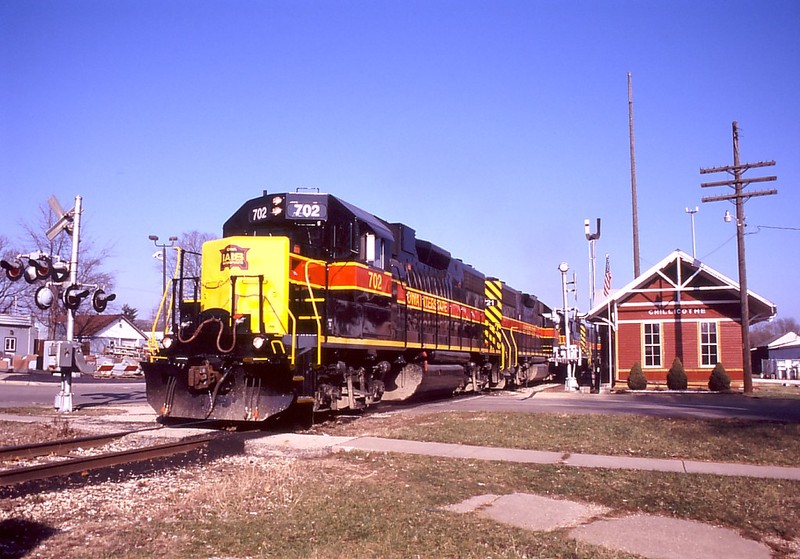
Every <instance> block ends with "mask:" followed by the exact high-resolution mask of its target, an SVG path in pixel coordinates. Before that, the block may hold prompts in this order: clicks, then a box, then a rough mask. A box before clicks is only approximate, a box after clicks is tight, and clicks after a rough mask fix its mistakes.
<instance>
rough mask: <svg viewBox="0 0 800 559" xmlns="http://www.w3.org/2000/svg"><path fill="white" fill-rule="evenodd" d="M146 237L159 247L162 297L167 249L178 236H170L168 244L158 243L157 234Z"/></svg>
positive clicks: (165, 322) (165, 277)
mask: <svg viewBox="0 0 800 559" xmlns="http://www.w3.org/2000/svg"><path fill="white" fill-rule="evenodd" d="M147 238H148V239H150V240H151V241H153V244H154V245H156V247H158V248H160V249H161V296H162V297H163V296H164V293H166V291H167V249H168V248H172V247H174V246H175V241H177V240H178V237H170V238H169V244H166V243H159V242H158V235H150V236H149V237H147ZM164 331H165V332H166V331H167V315H166V313H164Z"/></svg>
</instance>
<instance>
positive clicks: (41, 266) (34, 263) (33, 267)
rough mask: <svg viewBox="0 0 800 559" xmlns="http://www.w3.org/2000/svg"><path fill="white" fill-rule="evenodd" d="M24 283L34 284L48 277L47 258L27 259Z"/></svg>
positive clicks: (48, 263) (48, 261) (48, 262)
mask: <svg viewBox="0 0 800 559" xmlns="http://www.w3.org/2000/svg"><path fill="white" fill-rule="evenodd" d="M24 276H25V281H27V282H28V283H34V282H35V281H36V280H41V279H45V278H48V277H50V260H48V259H47V257H44V256H40V257H38V258H28V265H27V266H26V267H25V272H24Z"/></svg>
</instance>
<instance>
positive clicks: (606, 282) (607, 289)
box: [603, 253, 614, 391]
mask: <svg viewBox="0 0 800 559" xmlns="http://www.w3.org/2000/svg"><path fill="white" fill-rule="evenodd" d="M610 294H611V260H610V259H609V257H608V253H606V271H605V274H604V276H603V297H605V299H606V309H607V311H608V389H609V391H610V390H611V388H612V386H613V385H614V380H613V379H614V375H613V372H612V367H613V364H612V362H611V358H612V355H611V330H612V328H611V325H612V322H611V299H610V298H609V295H610Z"/></svg>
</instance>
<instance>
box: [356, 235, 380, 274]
mask: <svg viewBox="0 0 800 559" xmlns="http://www.w3.org/2000/svg"><path fill="white" fill-rule="evenodd" d="M383 258H384V243H383V239H381V238H380V237H378V236H376V235H375V234H374V233H367V234H365V235H363V236H362V237H361V247H360V250H359V260H362V261H363V262H366V263H367V264H369V265H370V266H374V267H375V268H381V269H383V267H384V266H383Z"/></svg>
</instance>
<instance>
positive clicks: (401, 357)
mask: <svg viewBox="0 0 800 559" xmlns="http://www.w3.org/2000/svg"><path fill="white" fill-rule="evenodd" d="M179 254H182V253H180V251H179ZM183 260H184V258H183V256H181V258H179V266H178V269H177V270H176V274H175V278H174V279H173V281H172V282H171V284H170V288H169V289H168V291H171V297H169V298H165V300H166V301H167V303H166V306H167V307H169V308H168V309H166V310H167V311H168V313H169V324H170V326H169V327H168V328H167V331H166V333H165V336H164V338H163V341H162V344H161V347H159V348H158V350H157V351H156V352H154V354H153V356H152V357H151V359H150V360H149V361H148V362H146V363H143V365H142V367H143V369H144V372H145V379H146V385H147V397H148V401H149V403H150V405H151V406H152V407H153V408H154V409H155V410H156V411H157V412H158V413H159V414H160V415H161V416H162V417H165V418H166V417H171V418H198V419H214V420H223V421H237V422H238V421H260V420H265V419H266V418H268V417H270V416H273V415H275V414H278V413H281V412H283V411H285V410H289V409H294V410H297V409H301V410H302V409H307V410H308V411H312V410H313V411H323V410H341V409H348V408H349V409H360V408H364V407H366V406H369V405H370V404H372V403H375V402H378V401H380V400H405V399H408V398H411V397H412V396H414V395H418V394H422V393H432V392H438V393H442V394H453V393H458V392H468V391H481V390H486V389H492V388H495V389H497V388H503V387H506V386H518V385H522V384H525V383H528V382H530V381H534V380H539V379H543V378H545V377H546V376H547V375H548V374H550V369H551V365H550V361H551V360H552V357H553V348H554V345H557V343H558V332H557V329H556V327H555V326H554V324H553V323H552V322H551V320H550V319H549V318H546V317H548V316H551V315H552V314H551V313H552V311H551V309H550V308H549V307H547V306H546V305H545V304H544V303H542V302H541V301H539V300H538V299H537V298H536V297H534V296H533V295H529V294H527V293H523V292H521V291H518V290H516V289H513V288H512V287H510V286H508V285H506V284H505V283H504V282H503V281H501V280H499V279H497V278H494V277H487V276H485V275H484V274H482V273H481V272H479V271H478V270H476V269H474V268H473V267H472V266H469V265H468V264H465V263H464V262H462V261H461V260H459V259H457V258H454V257H452V256H451V255H450V253H449V252H447V251H446V250H444V249H442V248H440V247H438V246H436V245H434V244H433V243H431V242H428V241H424V240H421V239H418V238H416V235H415V231H414V229H412V228H410V227H408V226H406V225H404V224H401V223H387V222H386V221H384V220H381V219H379V218H378V217H376V216H374V215H372V214H370V213H368V212H366V211H364V210H362V209H360V208H358V207H356V206H353V205H351V204H349V203H347V202H345V201H344V200H341V199H340V198H337V197H335V196H332V195H329V194H322V193H318V192H295V193H280V194H268V193H266V192H265V193H264V194H263V195H262V196H260V197H258V198H254V199H252V200H249V201H248V202H246V203H245V204H244V205H243V206H242V207H241V208H240V209H239V210H238V211H236V213H234V214H233V216H231V217H230V219H228V221H227V222H226V223H225V224H224V226H223V235H222V238H220V239H216V240H212V241H209V242H206V243H205V244H204V245H203V249H202V266H201V270H200V273H199V276H198V275H195V276H192V277H190V276H189V274H186V273H185V272H184V268H188V267H187V266H183Z"/></svg>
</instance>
